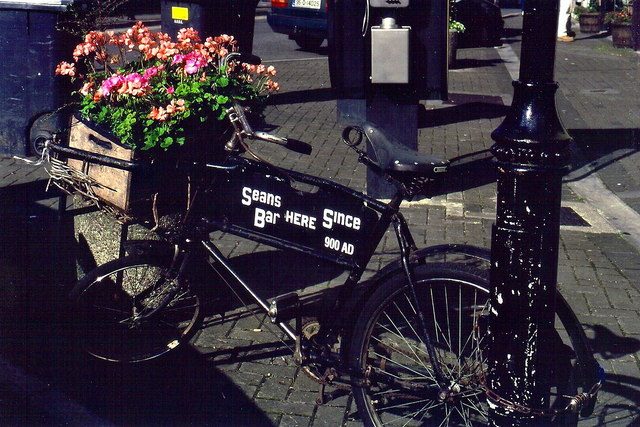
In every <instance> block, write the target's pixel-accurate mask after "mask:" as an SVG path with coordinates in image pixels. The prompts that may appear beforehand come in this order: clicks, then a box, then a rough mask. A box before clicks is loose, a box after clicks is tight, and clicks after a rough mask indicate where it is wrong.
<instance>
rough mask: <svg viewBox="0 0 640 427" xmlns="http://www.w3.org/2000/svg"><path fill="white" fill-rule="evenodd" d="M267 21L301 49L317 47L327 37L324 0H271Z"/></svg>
mask: <svg viewBox="0 0 640 427" xmlns="http://www.w3.org/2000/svg"><path fill="white" fill-rule="evenodd" d="M267 22H268V23H269V26H270V27H271V29H273V31H274V32H276V33H282V34H287V35H288V36H289V38H290V39H292V40H294V41H295V42H296V43H297V44H298V46H300V47H301V48H302V49H305V50H314V49H317V48H319V47H320V45H321V44H322V42H323V41H324V40H325V39H326V38H327V3H326V0H271V12H270V13H269V14H267Z"/></svg>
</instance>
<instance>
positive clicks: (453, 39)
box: [449, 19, 466, 66]
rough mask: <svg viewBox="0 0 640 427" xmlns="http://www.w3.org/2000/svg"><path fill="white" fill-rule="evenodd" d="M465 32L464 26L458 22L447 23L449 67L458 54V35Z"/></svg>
mask: <svg viewBox="0 0 640 427" xmlns="http://www.w3.org/2000/svg"><path fill="white" fill-rule="evenodd" d="M465 30H466V28H465V26H464V24H463V23H462V22H459V21H455V20H453V19H452V20H450V21H449V66H451V64H454V63H455V62H456V55H457V53H458V34H460V33H464V31H465Z"/></svg>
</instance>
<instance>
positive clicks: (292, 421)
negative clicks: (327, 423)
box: [280, 414, 311, 427]
mask: <svg viewBox="0 0 640 427" xmlns="http://www.w3.org/2000/svg"><path fill="white" fill-rule="evenodd" d="M310 423H311V421H310V420H309V417H305V416H300V415H288V414H285V415H282V418H281V421H280V427H306V426H308V425H309V424H310Z"/></svg>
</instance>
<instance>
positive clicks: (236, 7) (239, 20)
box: [161, 0, 258, 53]
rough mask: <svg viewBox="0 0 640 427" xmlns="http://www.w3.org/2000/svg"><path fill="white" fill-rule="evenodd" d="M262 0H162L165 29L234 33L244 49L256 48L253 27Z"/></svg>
mask: <svg viewBox="0 0 640 427" xmlns="http://www.w3.org/2000/svg"><path fill="white" fill-rule="evenodd" d="M257 5H258V0H192V1H172V0H162V3H161V18H162V31H163V32H165V33H168V34H169V35H171V36H175V35H176V33H177V32H178V31H179V30H180V29H181V28H187V27H193V28H195V29H196V30H198V32H199V33H200V35H201V36H202V37H203V38H205V37H208V36H217V35H220V34H229V35H233V36H234V37H235V38H236V40H238V48H239V50H240V51H241V52H245V53H251V51H252V50H253V31H254V24H255V17H256V7H257Z"/></svg>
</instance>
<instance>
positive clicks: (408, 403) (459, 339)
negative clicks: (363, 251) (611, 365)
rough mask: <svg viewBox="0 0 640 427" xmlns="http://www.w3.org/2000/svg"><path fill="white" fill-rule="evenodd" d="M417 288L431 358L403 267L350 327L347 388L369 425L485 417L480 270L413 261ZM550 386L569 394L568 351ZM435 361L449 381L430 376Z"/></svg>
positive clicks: (485, 291) (453, 422)
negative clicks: (350, 383) (353, 376)
mask: <svg viewBox="0 0 640 427" xmlns="http://www.w3.org/2000/svg"><path fill="white" fill-rule="evenodd" d="M415 278H416V292H417V294H418V298H419V301H420V307H419V308H420V309H421V310H422V313H423V315H424V317H425V321H426V324H427V325H426V326H427V330H428V333H429V336H430V340H431V341H432V343H433V346H434V349H435V356H436V360H435V361H433V360H432V359H431V358H430V357H429V354H428V351H427V348H426V345H425V343H424V342H423V340H422V338H421V337H422V334H421V333H420V332H419V330H420V329H419V328H420V326H419V325H420V322H419V319H418V317H417V311H418V307H417V306H416V304H415V303H414V299H413V298H412V296H411V292H410V289H409V287H408V285H407V284H406V279H405V277H404V275H403V274H399V275H396V276H395V277H393V278H392V279H391V280H389V281H387V282H385V283H383V284H382V285H381V286H380V287H379V288H378V289H377V290H376V291H375V292H374V293H373V295H372V296H371V297H370V298H369V300H368V301H367V302H366V304H365V306H364V308H363V310H362V312H361V314H360V316H359V318H358V320H357V322H356V325H355V329H354V331H355V332H354V335H353V339H352V341H351V348H350V359H349V360H350V363H351V365H352V369H353V370H354V372H357V373H360V375H361V378H358V379H357V381H355V383H356V384H355V385H354V388H353V395H354V398H355V400H356V403H357V405H358V412H359V414H360V416H361V417H362V420H363V421H364V423H365V425H367V426H381V425H387V424H388V425H403V426H415V425H436V426H440V425H442V426H447V425H448V426H457V425H462V426H480V425H486V424H487V422H488V418H487V416H488V415H487V414H488V407H487V403H486V398H485V381H486V375H487V362H486V354H485V353H486V344H487V340H486V338H485V335H486V331H487V321H488V315H489V310H490V307H489V281H488V274H487V272H486V271H484V270H479V269H476V268H472V267H470V266H467V265H457V264H451V263H449V264H447V263H442V264H439V263H436V264H427V265H422V266H417V267H416V268H415ZM554 342H555V343H557V346H556V345H555V344H554V347H556V348H557V351H558V353H557V354H561V353H563V352H565V353H563V354H564V355H566V357H564V356H563V359H564V360H565V361H566V362H567V365H563V369H564V372H558V375H557V378H556V379H557V381H558V384H561V385H558V386H555V389H554V390H553V391H552V393H554V394H556V395H560V396H561V395H562V394H571V393H573V391H572V390H571V380H570V378H569V376H570V374H569V372H570V371H571V364H570V359H571V355H570V352H566V351H567V346H565V345H564V344H563V343H562V340H561V339H560V337H559V335H558V334H555V337H554ZM434 363H437V364H438V366H439V367H440V369H441V370H442V372H443V373H444V375H445V377H446V378H447V382H448V384H446V388H447V390H442V389H441V387H440V386H439V384H438V382H437V381H436V376H435V373H434Z"/></svg>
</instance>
